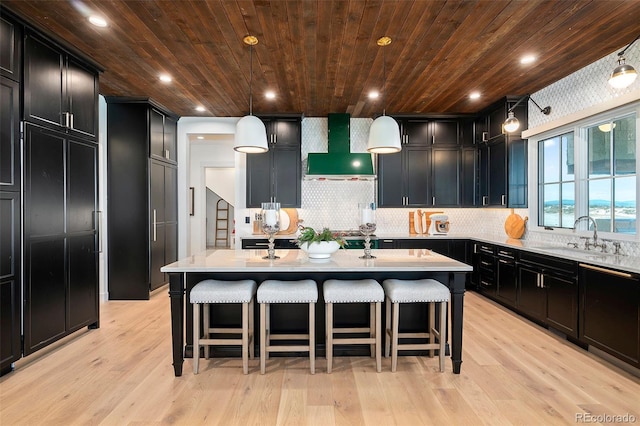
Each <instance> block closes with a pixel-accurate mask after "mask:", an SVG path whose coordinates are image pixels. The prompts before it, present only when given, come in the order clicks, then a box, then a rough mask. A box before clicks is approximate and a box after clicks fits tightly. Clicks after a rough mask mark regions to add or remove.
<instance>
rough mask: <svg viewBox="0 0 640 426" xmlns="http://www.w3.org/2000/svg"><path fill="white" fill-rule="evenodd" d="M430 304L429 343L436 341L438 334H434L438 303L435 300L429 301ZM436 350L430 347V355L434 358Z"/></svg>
mask: <svg viewBox="0 0 640 426" xmlns="http://www.w3.org/2000/svg"><path fill="white" fill-rule="evenodd" d="M427 304H428V305H429V343H435V342H436V336H434V333H433V330H436V312H435V308H436V304H435V302H429V303H427ZM434 353H435V351H434V350H433V349H429V357H431V358H433V355H434Z"/></svg>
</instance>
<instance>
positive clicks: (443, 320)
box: [438, 302, 447, 372]
mask: <svg viewBox="0 0 640 426" xmlns="http://www.w3.org/2000/svg"><path fill="white" fill-rule="evenodd" d="M446 326H447V302H440V332H439V335H438V343H440V353H439V354H438V355H439V356H440V371H441V372H442V371H444V357H445V353H444V350H445V349H444V344H445V340H446V339H445V338H444V336H445V330H446Z"/></svg>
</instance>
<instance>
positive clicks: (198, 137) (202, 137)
mask: <svg viewBox="0 0 640 426" xmlns="http://www.w3.org/2000/svg"><path fill="white" fill-rule="evenodd" d="M196 139H200V140H203V139H204V136H196Z"/></svg>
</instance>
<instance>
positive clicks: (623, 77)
mask: <svg viewBox="0 0 640 426" xmlns="http://www.w3.org/2000/svg"><path fill="white" fill-rule="evenodd" d="M639 38H640V34H638V37H636V38H635V39H633V41H632V42H631V43H629V45H628V46H627V47H625V48H624V49H622V50H621V51H620V52H618V66H617V67H615V68H614V69H613V72H612V73H611V77H609V84H610V85H612V86H613V87H615V88H616V89H624V88H625V87H628V86H630V85H631V83H633V82H634V80H635V79H636V77H638V72H637V71H636V70H635V68H633V67H632V66H631V65H629V64H625V62H624V52H626V51H627V49H629V48H630V47H631V45H632V44H633V43H635V42H636V41H637V40H638V39H639Z"/></svg>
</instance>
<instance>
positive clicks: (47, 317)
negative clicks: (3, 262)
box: [23, 124, 99, 355]
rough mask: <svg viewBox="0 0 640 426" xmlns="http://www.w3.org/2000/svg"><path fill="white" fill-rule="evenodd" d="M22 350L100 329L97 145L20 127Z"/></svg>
mask: <svg viewBox="0 0 640 426" xmlns="http://www.w3.org/2000/svg"><path fill="white" fill-rule="evenodd" d="M24 143H25V160H24V161H25V194H24V199H25V201H24V208H25V213H24V216H25V222H24V244H25V254H24V257H25V260H24V268H25V269H24V348H23V350H24V354H25V355H28V354H30V353H32V352H34V351H36V350H38V349H41V348H43V347H44V346H46V345H48V344H50V343H52V342H54V341H56V340H59V339H60V338H62V337H64V336H66V335H68V334H70V333H72V332H74V331H76V330H79V329H80V328H82V327H85V326H89V327H97V326H98V322H99V306H98V266H97V262H98V250H99V247H98V241H99V235H98V210H97V187H98V179H97V164H98V163H97V161H98V147H97V144H95V143H93V142H91V141H88V140H83V139H79V138H76V137H74V136H71V135H68V134H65V133H61V132H55V131H52V130H49V129H45V128H41V127H39V126H34V125H32V124H27V125H26V127H25V142H24Z"/></svg>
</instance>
